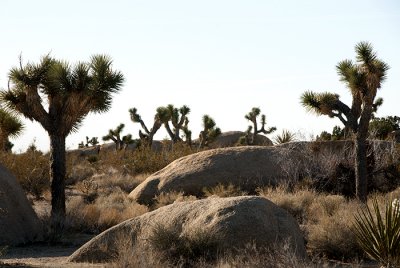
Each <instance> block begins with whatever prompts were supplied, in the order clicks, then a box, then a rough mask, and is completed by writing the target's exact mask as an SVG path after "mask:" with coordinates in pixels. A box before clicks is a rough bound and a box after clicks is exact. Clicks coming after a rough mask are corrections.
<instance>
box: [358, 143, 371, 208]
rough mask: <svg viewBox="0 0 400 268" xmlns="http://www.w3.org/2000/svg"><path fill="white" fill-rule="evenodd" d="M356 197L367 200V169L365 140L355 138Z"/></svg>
mask: <svg viewBox="0 0 400 268" xmlns="http://www.w3.org/2000/svg"><path fill="white" fill-rule="evenodd" d="M355 176H356V197H357V198H358V199H359V200H360V201H361V202H363V203H365V202H366V201H367V185H368V169H367V141H366V140H364V139H359V138H358V137H357V138H356V141H355Z"/></svg>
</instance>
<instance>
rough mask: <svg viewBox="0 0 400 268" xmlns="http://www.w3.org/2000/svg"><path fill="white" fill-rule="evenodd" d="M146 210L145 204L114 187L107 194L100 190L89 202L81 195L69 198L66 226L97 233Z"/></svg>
mask: <svg viewBox="0 0 400 268" xmlns="http://www.w3.org/2000/svg"><path fill="white" fill-rule="evenodd" d="M146 212H148V208H147V207H146V206H143V205H139V204H137V203H136V202H134V201H132V200H130V199H128V196H127V194H126V193H125V192H123V191H122V190H120V189H119V188H115V189H114V192H113V193H111V194H109V195H104V194H103V193H101V192H100V193H99V196H98V197H97V198H96V200H95V201H94V202H93V203H89V204H88V203H87V202H86V201H85V200H84V197H81V196H75V197H73V198H70V199H69V200H68V201H67V223H66V226H67V229H69V230H72V231H78V232H90V233H98V232H101V231H104V230H106V229H108V228H110V227H112V226H114V225H116V224H118V223H120V222H122V221H124V220H127V219H131V218H134V217H136V216H140V215H142V214H144V213H146Z"/></svg>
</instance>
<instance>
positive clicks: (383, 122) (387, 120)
mask: <svg viewBox="0 0 400 268" xmlns="http://www.w3.org/2000/svg"><path fill="white" fill-rule="evenodd" d="M399 129H400V117H398V116H387V117H375V118H372V120H371V122H370V123H369V132H370V133H371V135H372V136H373V137H375V138H378V139H381V140H385V139H387V138H388V136H389V134H390V133H391V132H392V131H395V130H399Z"/></svg>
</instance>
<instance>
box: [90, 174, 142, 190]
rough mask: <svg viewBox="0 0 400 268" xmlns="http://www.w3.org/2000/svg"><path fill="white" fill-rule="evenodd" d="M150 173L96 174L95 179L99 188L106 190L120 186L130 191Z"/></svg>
mask: <svg viewBox="0 0 400 268" xmlns="http://www.w3.org/2000/svg"><path fill="white" fill-rule="evenodd" d="M148 176H149V174H147V173H143V174H138V175H135V176H132V175H129V174H121V173H114V174H109V175H107V174H96V175H94V177H93V179H94V180H95V181H96V183H98V185H99V188H102V189H104V190H106V189H110V190H112V189H114V188H116V187H118V188H120V189H121V190H123V191H124V192H126V193H130V192H131V191H132V190H133V189H135V187H136V186H138V185H139V184H140V183H142V182H143V181H144V180H145V179H146V178H147V177H148Z"/></svg>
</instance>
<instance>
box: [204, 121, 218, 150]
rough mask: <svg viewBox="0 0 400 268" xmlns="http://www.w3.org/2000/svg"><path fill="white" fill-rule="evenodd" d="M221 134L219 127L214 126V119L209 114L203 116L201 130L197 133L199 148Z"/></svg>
mask: <svg viewBox="0 0 400 268" xmlns="http://www.w3.org/2000/svg"><path fill="white" fill-rule="evenodd" d="M219 135H221V129H220V128H219V127H217V126H216V123H215V121H214V119H212V118H211V117H210V116H209V115H204V116H203V130H202V131H200V134H199V148H203V147H204V146H207V145H208V144H209V143H210V142H212V141H213V140H214V139H215V138H216V137H218V136H219Z"/></svg>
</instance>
